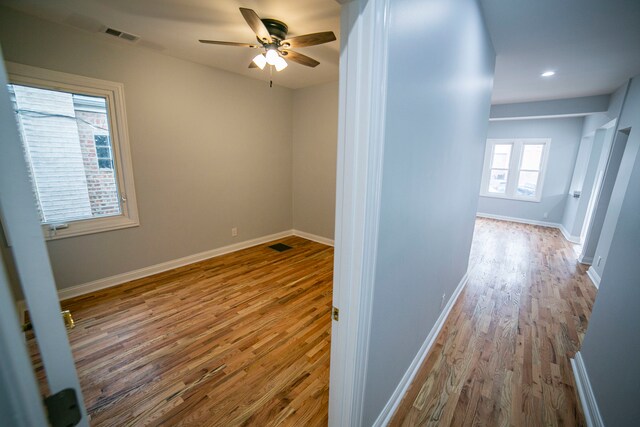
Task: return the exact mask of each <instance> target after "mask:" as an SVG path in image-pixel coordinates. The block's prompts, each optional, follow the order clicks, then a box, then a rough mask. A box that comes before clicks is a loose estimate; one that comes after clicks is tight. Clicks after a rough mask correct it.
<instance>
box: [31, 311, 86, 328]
mask: <svg viewBox="0 0 640 427" xmlns="http://www.w3.org/2000/svg"><path fill="white" fill-rule="evenodd" d="M60 314H61V315H62V320H64V326H66V327H67V329H73V328H74V327H75V326H76V322H75V321H74V320H73V316H72V315H71V311H69V310H64V311H61V312H60ZM31 329H33V325H32V324H31V322H26V323H25V324H24V325H22V332H27V331H30V330H31Z"/></svg>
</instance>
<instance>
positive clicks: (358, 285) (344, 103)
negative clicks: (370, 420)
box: [328, 0, 390, 426]
mask: <svg viewBox="0 0 640 427" xmlns="http://www.w3.org/2000/svg"><path fill="white" fill-rule="evenodd" d="M389 2H390V0H368V1H367V0H355V1H352V2H350V3H347V4H345V5H344V6H343V7H342V14H341V19H340V23H341V34H343V35H344V37H343V38H342V39H341V49H340V96H339V114H338V153H337V154H338V156H337V157H338V159H337V160H338V161H337V179H336V184H337V185H336V233H335V254H334V260H335V261H334V263H335V265H334V284H333V305H334V306H335V307H338V308H341V309H342V310H341V313H340V321H339V322H336V321H333V324H332V328H331V369H330V379H329V383H330V386H329V423H328V424H329V425H330V426H355V425H358V426H359V425H362V417H363V407H364V387H365V380H366V369H367V360H368V351H369V335H370V327H371V309H372V305H373V284H374V282H375V265H376V253H377V244H378V242H377V239H378V223H379V217H380V192H381V188H382V161H383V150H384V124H385V106H386V90H387V64H388V13H389Z"/></svg>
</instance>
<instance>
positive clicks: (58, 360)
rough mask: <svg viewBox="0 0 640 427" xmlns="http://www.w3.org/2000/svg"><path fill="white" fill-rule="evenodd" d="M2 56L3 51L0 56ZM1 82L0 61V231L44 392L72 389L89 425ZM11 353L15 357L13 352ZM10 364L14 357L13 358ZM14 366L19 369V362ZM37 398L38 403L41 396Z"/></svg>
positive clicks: (1, 65)
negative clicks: (32, 334)
mask: <svg viewBox="0 0 640 427" xmlns="http://www.w3.org/2000/svg"><path fill="white" fill-rule="evenodd" d="M1 58H2V52H0V60H1ZM6 85H7V75H6V71H5V69H4V63H2V62H0V143H1V144H2V145H1V147H0V149H1V155H0V216H1V217H2V220H3V228H4V232H5V234H6V236H7V239H8V240H9V241H10V242H11V252H12V254H13V258H14V263H15V266H16V270H17V273H18V278H19V280H20V285H21V287H22V292H23V293H24V296H25V300H26V303H27V307H28V309H29V317H30V319H31V323H32V324H33V329H34V332H35V334H36V339H37V342H38V348H39V350H40V355H41V358H42V363H43V365H44V368H45V372H46V376H47V382H48V385H49V391H50V392H51V393H52V394H55V393H57V392H59V391H61V390H64V389H66V388H72V389H74V390H75V391H76V397H77V398H78V406H79V408H80V411H81V413H82V419H81V421H80V423H79V424H78V425H79V426H88V425H89V424H88V422H87V414H86V410H85V407H84V401H83V397H82V390H81V389H80V382H79V381H78V375H77V373H76V367H75V364H74V360H73V355H72V354H71V347H70V346H69V339H68V337H67V331H66V328H65V326H64V322H63V320H62V316H61V315H60V302H59V301H58V294H57V292H56V286H55V281H54V278H53V272H52V271H51V265H50V263H49V254H48V252H47V248H46V246H45V242H44V236H43V234H42V229H41V227H40V219H39V218H38V212H37V210H36V205H35V202H34V199H33V192H32V189H31V184H30V182H29V177H28V175H27V167H26V163H25V158H24V154H23V151H22V143H21V142H20V136H19V135H18V129H17V125H16V119H15V115H14V112H13V108H12V106H11V102H10V100H9V94H8V92H7V91H6V89H5V88H6ZM11 301H12V300H11ZM19 330H20V329H18V331H19ZM23 341H24V340H20V344H18V343H14V345H21V346H24V343H23ZM14 356H15V357H17V356H18V353H15V354H14ZM11 362H12V363H13V362H15V361H14V360H13V359H12V360H11ZM27 362H29V363H30V359H28V358H27ZM3 363H4V360H3ZM15 363H23V362H15ZM15 367H16V368H19V365H16V366H15ZM26 381H29V379H28V378H27V379H26ZM38 401H41V398H39V399H38ZM15 409H16V410H18V409H19V408H15ZM34 425H37V424H34Z"/></svg>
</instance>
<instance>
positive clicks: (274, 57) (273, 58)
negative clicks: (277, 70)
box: [267, 49, 280, 65]
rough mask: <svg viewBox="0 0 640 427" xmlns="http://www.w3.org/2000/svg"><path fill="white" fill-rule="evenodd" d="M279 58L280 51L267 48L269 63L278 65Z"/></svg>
mask: <svg viewBox="0 0 640 427" xmlns="http://www.w3.org/2000/svg"><path fill="white" fill-rule="evenodd" d="M278 58H280V56H279V55H278V52H276V50H275V49H269V50H267V64H269V65H276V62H277V61H278Z"/></svg>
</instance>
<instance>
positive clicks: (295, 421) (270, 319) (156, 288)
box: [29, 237, 333, 426]
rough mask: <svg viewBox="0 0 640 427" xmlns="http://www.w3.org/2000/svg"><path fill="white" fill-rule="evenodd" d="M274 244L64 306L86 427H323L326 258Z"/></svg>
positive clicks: (328, 296)
mask: <svg viewBox="0 0 640 427" xmlns="http://www.w3.org/2000/svg"><path fill="white" fill-rule="evenodd" d="M280 241H281V242H282V243H285V244H287V245H289V246H292V247H293V249H290V250H287V251H285V252H281V253H280V252H276V251H274V250H272V249H269V248H268V247H267V246H268V245H269V244H271V243H269V244H264V245H259V246H255V247H253V248H249V249H245V250H242V251H239V252H235V253H232V254H228V255H224V256H220V257H217V258H213V259H210V260H206V261H202V262H199V263H195V264H191V265H187V266H184V267H180V268H177V269H174V270H171V271H167V272H165V273H161V274H157V275H154V276H151V277H147V278H144V279H140V280H136V281H133V282H129V283H126V284H123V285H120V286H117V287H113V288H109V289H105V290H103V291H99V292H94V293H91V294H88V295H83V296H80V297H78V298H75V299H71V300H66V301H64V302H63V304H62V305H63V308H64V309H69V310H71V312H72V313H73V316H74V319H75V321H76V325H77V326H76V328H74V329H72V330H70V331H69V338H70V341H71V347H72V350H73V354H74V358H75V361H76V366H77V369H78V374H79V377H80V383H81V386H82V389H83V392H84V398H85V404H86V406H87V409H88V411H89V414H90V416H91V425H92V426H129V425H131V426H134V425H135V426H138V425H167V426H169V425H170V426H174V425H175V426H240V425H260V426H267V425H310V426H316V425H317V426H321V425H326V424H327V416H328V397H329V392H328V390H329V354H330V330H331V319H330V308H331V302H332V272H333V248H331V247H329V246H326V245H321V244H319V243H315V242H311V241H308V240H305V239H302V238H299V237H288V238H284V239H282V240H280ZM29 343H30V348H31V350H32V354H33V358H34V360H35V362H36V363H37V364H39V365H40V361H39V356H38V354H37V348H36V344H35V340H33V339H30V340H29ZM38 374H39V376H40V379H41V383H43V384H44V381H43V379H44V373H43V371H42V369H39V371H38Z"/></svg>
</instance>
